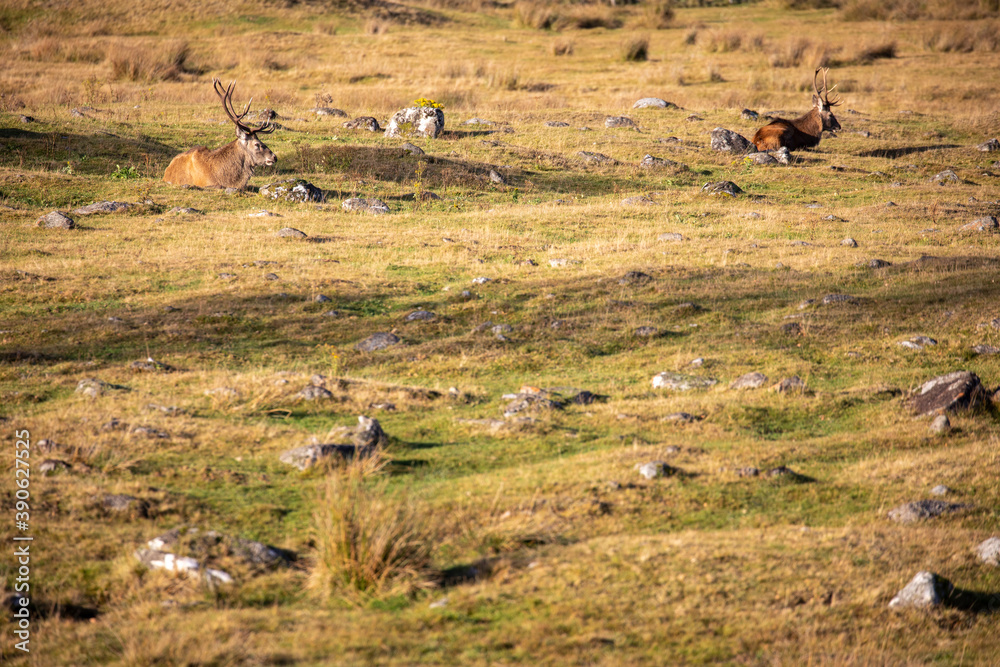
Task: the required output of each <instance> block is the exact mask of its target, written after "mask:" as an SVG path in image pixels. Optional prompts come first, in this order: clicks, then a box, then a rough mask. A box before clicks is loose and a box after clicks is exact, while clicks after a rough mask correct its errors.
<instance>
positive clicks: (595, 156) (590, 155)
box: [577, 151, 618, 164]
mask: <svg viewBox="0 0 1000 667" xmlns="http://www.w3.org/2000/svg"><path fill="white" fill-rule="evenodd" d="M577 156H578V157H580V159H582V160H583V161H584V162H586V163H587V164H618V161H617V160H615V159H614V158H611V157H608V156H607V155H605V154H604V153H594V152H591V151H580V152H579V153H577Z"/></svg>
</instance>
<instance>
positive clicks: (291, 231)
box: [274, 227, 306, 239]
mask: <svg viewBox="0 0 1000 667" xmlns="http://www.w3.org/2000/svg"><path fill="white" fill-rule="evenodd" d="M274 235H275V236H277V237H280V238H284V239H304V238H305V237H306V233H305V232H302V231H299V230H298V229H295V228H294V227H282V228H281V229H279V230H278V231H276V232H275V233H274Z"/></svg>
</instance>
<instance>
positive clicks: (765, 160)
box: [743, 153, 781, 165]
mask: <svg viewBox="0 0 1000 667" xmlns="http://www.w3.org/2000/svg"><path fill="white" fill-rule="evenodd" d="M743 161H744V162H746V163H748V164H749V163H753V164H762V165H770V164H781V163H780V162H778V158H776V157H774V156H773V155H771V154H770V153H748V154H747V155H745V156H744V157H743Z"/></svg>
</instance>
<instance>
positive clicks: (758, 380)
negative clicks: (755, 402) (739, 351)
mask: <svg viewBox="0 0 1000 667" xmlns="http://www.w3.org/2000/svg"><path fill="white" fill-rule="evenodd" d="M766 382H767V376H766V375H764V374H763V373H759V372H757V371H754V372H752V373H747V374H746V375H741V376H740V377H738V378H737V379H736V380H734V381H733V383H732V384H730V385H729V388H730V389H757V388H759V387H763V386H764V383H766Z"/></svg>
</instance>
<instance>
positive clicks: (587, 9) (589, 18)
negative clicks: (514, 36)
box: [514, 0, 622, 30]
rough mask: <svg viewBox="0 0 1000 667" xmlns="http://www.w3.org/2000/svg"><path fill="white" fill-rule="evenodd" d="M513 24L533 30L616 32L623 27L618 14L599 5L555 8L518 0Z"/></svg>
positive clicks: (558, 5)
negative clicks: (613, 30)
mask: <svg viewBox="0 0 1000 667" xmlns="http://www.w3.org/2000/svg"><path fill="white" fill-rule="evenodd" d="M514 18H515V21H516V22H517V23H518V24H519V25H521V26H523V27H525V28H534V29H535V30H568V29H577V30H592V29H594V28H607V29H609V30H610V29H615V28H620V27H621V26H622V18H621V14H620V11H619V10H617V9H616V8H615V7H609V6H606V5H599V4H586V3H585V4H556V5H553V4H551V3H546V2H538V1H536V0H521V2H518V3H517V4H516V5H514Z"/></svg>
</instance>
